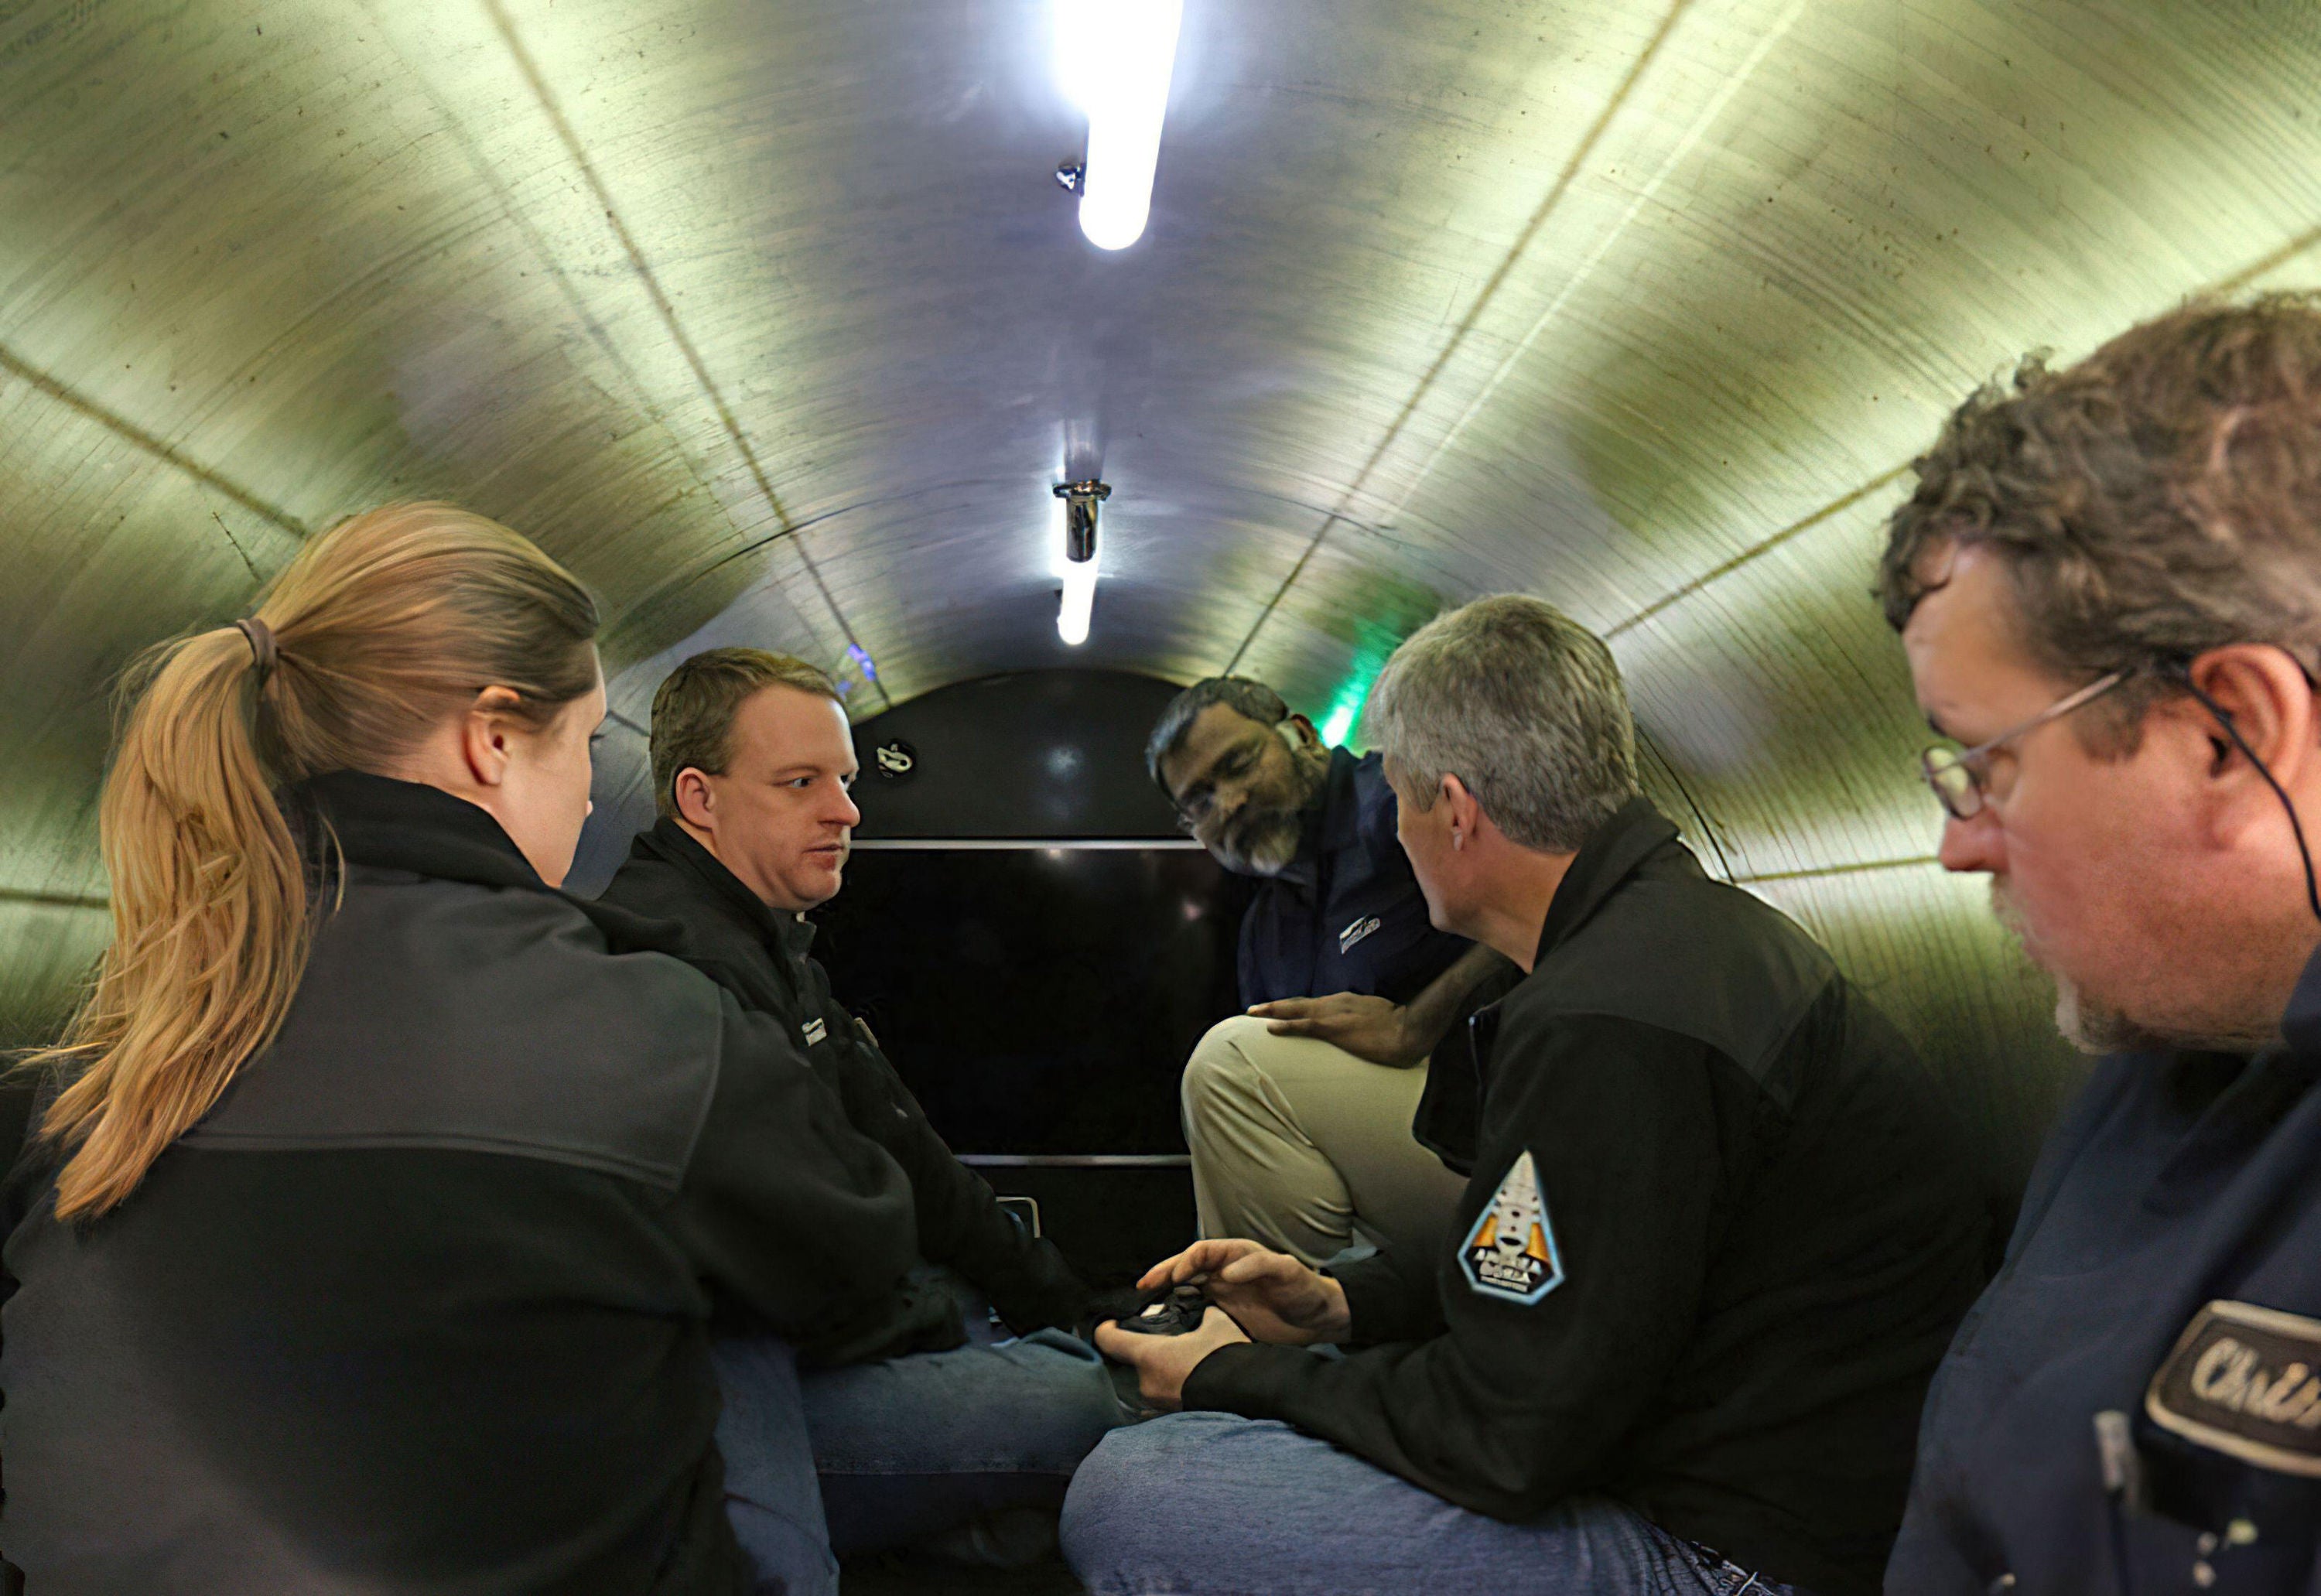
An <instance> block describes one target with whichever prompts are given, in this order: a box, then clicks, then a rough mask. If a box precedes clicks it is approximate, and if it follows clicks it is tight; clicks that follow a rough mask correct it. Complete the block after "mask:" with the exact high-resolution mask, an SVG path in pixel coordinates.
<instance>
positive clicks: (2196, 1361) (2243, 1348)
mask: <svg viewBox="0 0 2321 1596" xmlns="http://www.w3.org/2000/svg"><path fill="white" fill-rule="evenodd" d="M2144 1411H2145V1412H2146V1413H2148V1414H2150V1415H2151V1417H2152V1422H2153V1423H2154V1424H2156V1425H2158V1426H2159V1427H2161V1428H2162V1429H2164V1430H2168V1431H2171V1432H2172V1433H2173V1434H2176V1435H2179V1436H2183V1437H2184V1438H2185V1439H2187V1440H2189V1441H2195V1442H2198V1444H2199V1445H2201V1446H2209V1447H2213V1448H2215V1449H2216V1451H2218V1452H2222V1453H2224V1454H2225V1455H2227V1456H2231V1457H2237V1458H2239V1459H2240V1460H2241V1461H2242V1462H2243V1463H2250V1464H2256V1465H2257V1466H2258V1467H2259V1468H2267V1469H2277V1470H2279V1471H2280V1472H2281V1473H2289V1474H2301V1475H2304V1476H2305V1477H2306V1478H2307V1479H2321V1319H2308V1318H2300V1317H2299V1316H2298V1315H2296V1314H2293V1313H2283V1312H2281V1311H2280V1309H2274V1308H2258V1307H2255V1306H2253V1304H2250V1303H2246V1302H2211V1303H2209V1304H2208V1305H2207V1307H2206V1308H2203V1309H2200V1311H2199V1312H2198V1313H2196V1314H2194V1315H2193V1316H2192V1322H2191V1323H2190V1324H2189V1325H2187V1326H2186V1327H2184V1334H2183V1335H2182V1336H2179V1337H2178V1338H2177V1342H2176V1345H2175V1348H2174V1350H2173V1351H2171V1352H2170V1353H2169V1354H2168V1359H2167V1361H2166V1362H2165V1363H2162V1364H2161V1365H2160V1372H2159V1373H2157V1374H2154V1375H2153V1377H2152V1384H2151V1385H2150V1386H2149V1387H2148V1388H2146V1390H2145V1391H2144Z"/></svg>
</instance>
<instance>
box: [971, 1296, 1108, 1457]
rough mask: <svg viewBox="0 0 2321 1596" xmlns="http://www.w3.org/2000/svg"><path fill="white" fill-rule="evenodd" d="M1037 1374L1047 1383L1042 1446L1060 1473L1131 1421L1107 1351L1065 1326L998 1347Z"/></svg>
mask: <svg viewBox="0 0 2321 1596" xmlns="http://www.w3.org/2000/svg"><path fill="white" fill-rule="evenodd" d="M997 1350H999V1351H1000V1352H1002V1353H1003V1354H1009V1355H1012V1356H1014V1357H1015V1359H1016V1361H1017V1362H1018V1363H1021V1364H1022V1365H1023V1366H1024V1367H1025V1368H1027V1369H1029V1370H1032V1371H1033V1372H1034V1373H1037V1374H1038V1375H1039V1377H1040V1381H1041V1384H1042V1395H1043V1402H1042V1409H1043V1411H1042V1415H1041V1418H1042V1423H1041V1431H1042V1436H1041V1439H1042V1447H1041V1450H1042V1451H1043V1452H1046V1453H1047V1454H1048V1455H1049V1456H1050V1457H1051V1459H1052V1460H1053V1462H1054V1464H1056V1472H1057V1473H1072V1472H1073V1471H1074V1470H1075V1469H1077V1468H1078V1467H1079V1464H1080V1460H1081V1459H1083V1458H1085V1457H1086V1456H1087V1455H1088V1453H1089V1452H1090V1451H1091V1450H1092V1449H1094V1448H1095V1446H1097V1443H1098V1442H1100V1441H1102V1440H1103V1439H1104V1438H1105V1436H1106V1435H1108V1434H1110V1433H1111V1432H1112V1431H1114V1430H1115V1429H1117V1428H1119V1427H1121V1426H1122V1425H1124V1424H1126V1423H1127V1422H1128V1417H1129V1416H1128V1414H1127V1413H1126V1411H1124V1409H1122V1407H1121V1405H1120V1396H1119V1393H1118V1391H1116V1390H1115V1387H1114V1386H1113V1383H1112V1376H1111V1374H1110V1373H1108V1372H1106V1368H1105V1363H1104V1355H1103V1354H1101V1353H1099V1352H1097V1350H1096V1348H1094V1347H1092V1346H1090V1345H1088V1343H1087V1342H1085V1341H1082V1340H1081V1339H1080V1338H1079V1336H1073V1335H1071V1334H1069V1333H1068V1332H1066V1331H1063V1330H1054V1329H1048V1330H1034V1331H1033V1332H1032V1334H1030V1335H1029V1336H1023V1337H1022V1338H1020V1339H1018V1340H1015V1341H1012V1342H1004V1343H1002V1344H1001V1345H1000V1347H999V1348H998V1349H997Z"/></svg>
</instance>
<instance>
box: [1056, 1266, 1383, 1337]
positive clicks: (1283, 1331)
mask: <svg viewBox="0 0 2321 1596" xmlns="http://www.w3.org/2000/svg"><path fill="white" fill-rule="evenodd" d="M1136 1284H1137V1286H1138V1288H1139V1289H1140V1290H1146V1291H1150V1290H1157V1289H1159V1288H1161V1287H1164V1286H1181V1285H1198V1286H1200V1287H1201V1288H1202V1289H1203V1290H1206V1292H1207V1293H1208V1297H1209V1300H1210V1301H1212V1302H1214V1303H1215V1304H1216V1305H1217V1306H1218V1307H1219V1308H1222V1309H1224V1310H1225V1312H1227V1313H1228V1314H1231V1315H1232V1316H1233V1320H1234V1322H1235V1323H1237V1324H1238V1325H1240V1327H1242V1329H1243V1330H1245V1331H1247V1332H1248V1333H1249V1335H1250V1336H1251V1337H1252V1339H1254V1340H1258V1341H1266V1342H1271V1343H1272V1344H1273V1345H1277V1346H1307V1345H1312V1344H1313V1343H1315V1342H1317V1341H1331V1342H1335V1341H1343V1340H1344V1339H1345V1338H1346V1336H1347V1335H1348V1334H1350V1333H1351V1332H1352V1328H1353V1322H1352V1318H1351V1317H1350V1316H1349V1315H1348V1314H1347V1312H1346V1292H1345V1289H1344V1288H1343V1286H1341V1285H1339V1284H1338V1282H1337V1281H1333V1280H1332V1279H1330V1278H1329V1277H1328V1276H1327V1275H1324V1274H1319V1273H1316V1272H1315V1271H1313V1270H1311V1269H1308V1268H1306V1265H1305V1264H1303V1263H1299V1262H1298V1261H1297V1259H1295V1258H1293V1257H1291V1256H1289V1254H1287V1253H1276V1252H1272V1251H1270V1250H1269V1249H1267V1248H1265V1247H1261V1246H1260V1245H1258V1244H1257V1243H1255V1242H1253V1241H1197V1242H1195V1243H1194V1244H1193V1245H1191V1246H1189V1247H1188V1248H1186V1249H1185V1250H1184V1251H1183V1252H1181V1253H1179V1254H1177V1255H1176V1256H1175V1257H1173V1258H1164V1259H1162V1260H1161V1262H1160V1263H1155V1264H1154V1265H1153V1266H1152V1267H1151V1268H1150V1269H1148V1270H1146V1271H1145V1272H1144V1278H1143V1279H1142V1280H1140V1281H1137V1282H1136ZM1177 1339H1179V1340H1182V1339H1186V1337H1182V1336H1179V1337H1177ZM1098 1345H1102V1344H1101V1343H1099V1344H1098Z"/></svg>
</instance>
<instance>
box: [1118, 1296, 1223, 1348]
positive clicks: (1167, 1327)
mask: <svg viewBox="0 0 2321 1596" xmlns="http://www.w3.org/2000/svg"><path fill="white" fill-rule="evenodd" d="M1208 1311H1209V1300H1208V1299H1207V1298H1206V1297H1205V1296H1203V1295H1202V1294H1201V1288H1200V1287H1198V1286H1177V1287H1174V1288H1172V1289H1171V1290H1170V1292H1169V1294H1168V1295H1167V1296H1166V1297H1162V1298H1160V1299H1158V1300H1155V1301H1153V1302H1151V1303H1148V1304H1146V1306H1145V1308H1144V1309H1143V1311H1142V1312H1141V1313H1137V1314H1133V1315H1131V1316H1130V1317H1129V1318H1124V1319H1119V1320H1116V1321H1115V1323H1117V1324H1118V1325H1119V1326H1120V1327H1121V1328H1122V1329H1124V1330H1128V1331H1131V1332H1133V1333H1134V1334H1136V1335H1139V1336H1183V1335H1187V1334H1189V1333H1190V1332H1192V1331H1195V1330H1197V1329H1199V1328H1200V1327H1201V1319H1202V1318H1203V1317H1204V1316H1205V1315H1206V1314H1207V1312H1208Z"/></svg>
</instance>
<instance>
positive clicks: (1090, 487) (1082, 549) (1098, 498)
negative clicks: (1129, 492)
mask: <svg viewBox="0 0 2321 1596" xmlns="http://www.w3.org/2000/svg"><path fill="white" fill-rule="evenodd" d="M1053 491H1054V493H1055V496H1056V497H1058V498H1060V499H1061V500H1063V501H1064V558H1065V559H1067V560H1069V561H1071V562H1072V563H1073V564H1075V565H1079V564H1082V563H1084V562H1086V561H1090V560H1093V559H1095V558H1096V522H1097V506H1098V505H1100V504H1102V503H1103V502H1104V501H1105V500H1106V499H1108V498H1110V497H1112V485H1111V484H1110V483H1108V482H1099V481H1097V479H1095V478H1093V477H1090V478H1088V479H1087V480H1085V481H1081V482H1059V483H1057V484H1056V485H1055V488H1054V489H1053Z"/></svg>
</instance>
